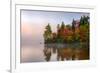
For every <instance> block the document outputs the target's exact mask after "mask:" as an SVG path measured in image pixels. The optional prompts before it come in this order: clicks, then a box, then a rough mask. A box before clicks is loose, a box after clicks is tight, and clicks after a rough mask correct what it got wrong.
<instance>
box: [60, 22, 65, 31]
mask: <svg viewBox="0 0 100 73" xmlns="http://www.w3.org/2000/svg"><path fill="white" fill-rule="evenodd" d="M64 28H65V24H64V22H63V21H62V23H61V29H62V30H63V29H64Z"/></svg>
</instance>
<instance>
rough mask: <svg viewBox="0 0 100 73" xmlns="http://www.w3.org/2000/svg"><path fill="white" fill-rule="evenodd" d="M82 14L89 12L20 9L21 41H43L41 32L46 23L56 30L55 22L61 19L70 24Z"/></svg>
mask: <svg viewBox="0 0 100 73" xmlns="http://www.w3.org/2000/svg"><path fill="white" fill-rule="evenodd" d="M83 15H85V16H89V13H79V12H60V11H59V12H54V11H34V10H21V36H22V42H23V44H25V43H26V44H30V42H33V43H35V44H37V43H39V42H40V41H43V33H44V30H45V26H46V25H47V24H48V23H50V26H51V28H52V31H53V32H56V30H57V29H56V28H57V24H61V23H62V21H63V22H64V23H65V24H66V25H67V24H70V25H71V23H72V20H73V19H75V20H79V19H80V17H81V16H83Z"/></svg>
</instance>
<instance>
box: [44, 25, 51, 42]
mask: <svg viewBox="0 0 100 73" xmlns="http://www.w3.org/2000/svg"><path fill="white" fill-rule="evenodd" d="M45 29H46V30H45V32H44V39H45V43H46V42H51V39H52V30H51V26H50V24H49V23H48V25H47V26H46V27H45Z"/></svg>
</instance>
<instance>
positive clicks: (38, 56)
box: [20, 43, 89, 63]
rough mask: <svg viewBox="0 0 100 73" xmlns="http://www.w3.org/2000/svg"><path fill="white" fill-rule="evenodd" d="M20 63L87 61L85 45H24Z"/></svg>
mask: <svg viewBox="0 0 100 73" xmlns="http://www.w3.org/2000/svg"><path fill="white" fill-rule="evenodd" d="M20 56H21V63H31V62H50V61H70V60H73V61H74V60H89V45H87V43H70V44H60V43H52V44H43V43H39V45H36V44H32V45H25V46H22V47H21V55H20Z"/></svg>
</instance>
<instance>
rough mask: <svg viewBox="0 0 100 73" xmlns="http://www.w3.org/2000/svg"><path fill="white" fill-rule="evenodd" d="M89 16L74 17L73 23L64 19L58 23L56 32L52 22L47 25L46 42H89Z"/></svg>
mask: <svg viewBox="0 0 100 73" xmlns="http://www.w3.org/2000/svg"><path fill="white" fill-rule="evenodd" d="M89 20H90V18H89V16H85V15H83V16H81V18H80V19H79V20H75V19H74V18H73V20H72V23H71V24H65V23H64V22H63V21H62V22H61V23H60V24H57V26H56V27H57V30H56V32H53V31H52V27H51V24H50V23H48V24H47V25H46V26H45V31H44V34H43V36H44V43H45V44H48V43H75V42H87V43H88V42H89V24H90V23H89Z"/></svg>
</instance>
